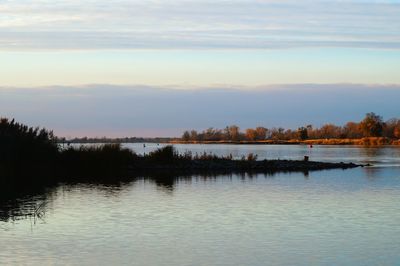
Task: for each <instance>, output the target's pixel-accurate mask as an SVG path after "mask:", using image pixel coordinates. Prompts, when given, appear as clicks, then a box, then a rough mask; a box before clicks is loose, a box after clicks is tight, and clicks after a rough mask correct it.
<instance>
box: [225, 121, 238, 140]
mask: <svg viewBox="0 0 400 266" xmlns="http://www.w3.org/2000/svg"><path fill="white" fill-rule="evenodd" d="M228 130H229V137H230V139H231V140H233V141H238V140H239V138H240V129H239V127H238V126H236V125H232V126H229V128H228Z"/></svg>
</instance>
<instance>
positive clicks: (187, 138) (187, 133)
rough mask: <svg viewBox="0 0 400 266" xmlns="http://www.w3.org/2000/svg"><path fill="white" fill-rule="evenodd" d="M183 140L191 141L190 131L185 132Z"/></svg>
mask: <svg viewBox="0 0 400 266" xmlns="http://www.w3.org/2000/svg"><path fill="white" fill-rule="evenodd" d="M182 140H183V141H189V140H190V133H189V131H187V130H186V131H185V132H183V135H182Z"/></svg>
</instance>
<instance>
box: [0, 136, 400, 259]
mask: <svg viewBox="0 0 400 266" xmlns="http://www.w3.org/2000/svg"><path fill="white" fill-rule="evenodd" d="M124 146H126V147H129V148H132V149H134V150H135V151H136V152H137V153H148V152H151V151H152V150H154V149H157V148H159V147H161V146H163V145H162V144H160V145H157V144H152V143H148V144H146V145H145V147H144V146H143V144H124ZM175 147H176V148H177V150H178V151H179V152H187V151H191V152H192V153H193V154H195V153H203V152H204V151H205V152H207V153H210V152H211V153H214V154H217V155H229V154H232V155H233V156H234V157H235V158H238V159H239V158H241V156H243V155H246V154H248V153H254V154H257V155H258V158H259V159H264V158H267V159H277V158H280V159H302V158H303V157H304V156H305V155H308V156H310V159H311V160H316V161H335V162H338V161H339V162H340V161H343V162H350V161H351V162H355V163H371V164H373V166H372V167H364V168H356V169H349V170H326V171H315V172H310V173H309V174H306V175H305V174H303V173H277V174H274V175H264V174H258V175H225V176H189V177H174V176H171V177H170V178H168V179H163V180H152V179H150V178H146V177H143V178H138V179H135V180H128V181H124V182H120V183H114V184H61V185H59V186H56V187H49V188H47V189H44V190H39V191H35V192H32V193H30V194H26V195H20V196H19V197H17V198H15V199H14V200H7V201H2V203H1V205H0V237H1V242H0V264H1V265H10V264H17V265H20V264H29V265H48V264H62V265H65V264H67V265H398V264H399V263H400V204H399V203H400V147H381V148H376V147H375V148H373V147H372V148H365V147H355V146H314V147H313V148H309V147H308V146H304V145H293V146H291V145H290V146H286V145H285V146H284V145H195V144H193V145H184V144H179V145H175ZM33 210H35V212H34V215H33V214H32V213H33V212H32V211H33Z"/></svg>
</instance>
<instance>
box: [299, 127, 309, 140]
mask: <svg viewBox="0 0 400 266" xmlns="http://www.w3.org/2000/svg"><path fill="white" fill-rule="evenodd" d="M297 137H298V138H299V139H301V140H305V139H308V130H307V128H305V127H299V128H298V129H297Z"/></svg>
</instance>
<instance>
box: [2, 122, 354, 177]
mask: <svg viewBox="0 0 400 266" xmlns="http://www.w3.org/2000/svg"><path fill="white" fill-rule="evenodd" d="M357 166H359V165H356V164H352V163H324V162H312V161H308V160H298V161H292V160H257V156H255V155H253V154H249V155H248V156H247V157H243V158H242V159H240V160H234V159H233V158H232V156H226V157H218V156H215V155H212V154H206V153H204V154H195V155H193V154H191V153H190V152H186V153H184V154H179V153H178V152H177V151H176V150H175V149H174V148H173V146H166V147H163V148H160V149H158V150H156V151H154V152H151V153H149V154H146V155H139V154H136V153H135V152H134V151H132V150H129V149H126V148H122V147H121V145H120V144H105V145H100V146H79V147H73V146H68V147H67V148H64V147H63V145H60V143H59V139H58V138H57V137H56V136H54V134H53V132H52V131H48V130H46V129H43V128H42V129H41V128H32V127H28V126H26V125H23V124H20V123H17V122H15V121H14V120H8V119H6V118H2V119H1V120H0V183H1V184H16V185H21V184H24V185H25V184H27V183H40V182H60V181H61V182H69V181H81V180H94V181H96V180H101V179H103V178H105V179H114V180H115V179H117V180H118V179H121V178H123V177H127V176H145V175H152V174H157V173H163V172H164V173H165V172H168V173H171V172H177V173H186V174H198V173H207V172H208V173H214V174H215V173H243V172H263V173H271V172H276V171H303V172H307V171H310V170H322V169H331V168H342V169H346V168H353V167H357Z"/></svg>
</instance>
